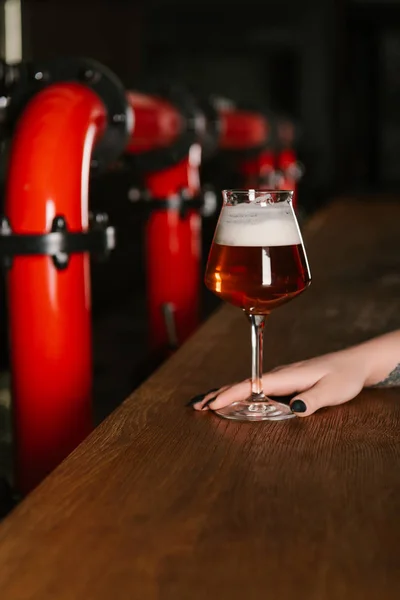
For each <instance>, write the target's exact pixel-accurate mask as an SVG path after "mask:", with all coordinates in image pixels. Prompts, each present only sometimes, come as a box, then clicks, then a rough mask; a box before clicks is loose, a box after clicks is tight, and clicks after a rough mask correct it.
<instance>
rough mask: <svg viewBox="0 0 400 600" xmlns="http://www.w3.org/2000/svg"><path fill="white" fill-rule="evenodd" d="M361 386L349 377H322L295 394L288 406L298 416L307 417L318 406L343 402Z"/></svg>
mask: <svg viewBox="0 0 400 600" xmlns="http://www.w3.org/2000/svg"><path fill="white" fill-rule="evenodd" d="M361 388H362V386H361V385H359V384H357V383H356V382H354V381H353V380H351V379H348V380H344V379H343V378H339V377H337V376H333V375H332V376H329V375H327V376H326V377H323V378H322V379H321V380H320V381H318V382H317V383H316V384H315V385H313V386H312V387H311V388H309V389H308V390H305V391H303V392H301V394H298V395H296V397H295V398H293V400H292V401H291V402H290V408H291V409H292V411H293V412H294V413H295V414H296V415H297V416H299V417H308V416H310V415H312V414H313V413H315V411H317V410H318V409H320V408H324V407H327V406H335V405H338V404H344V403H345V402H348V401H349V400H352V399H353V398H355V396H357V394H359V392H360V391H361Z"/></svg>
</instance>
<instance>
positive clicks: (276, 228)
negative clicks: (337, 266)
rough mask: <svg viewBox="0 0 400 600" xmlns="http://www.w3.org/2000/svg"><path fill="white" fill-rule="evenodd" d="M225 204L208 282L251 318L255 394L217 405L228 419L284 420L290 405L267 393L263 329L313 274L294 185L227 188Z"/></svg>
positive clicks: (253, 391) (220, 218) (216, 291)
mask: <svg viewBox="0 0 400 600" xmlns="http://www.w3.org/2000/svg"><path fill="white" fill-rule="evenodd" d="M222 194H223V206H222V209H221V213H220V216H219V220H218V223H217V227H216V230H215V234H214V239H213V242H212V246H211V250H210V254H209V257H208V263H207V269H206V275H205V284H206V286H207V287H208V288H209V289H210V290H211V291H212V292H213V293H214V294H216V295H217V296H219V297H220V298H221V299H222V300H225V301H226V302H229V303H230V304H233V305H234V306H238V307H239V308H241V309H242V310H243V311H244V312H245V314H246V315H247V317H248V318H249V320H250V323H251V346H252V370H251V395H250V397H249V398H247V399H246V400H243V401H240V402H234V403H233V404H231V405H230V406H226V407H224V408H221V409H219V410H216V411H215V412H217V413H218V414H219V415H221V416H222V417H226V418H228V419H236V420H241V421H265V420H272V421H279V420H282V419H289V418H291V417H293V416H295V415H294V414H293V413H292V411H291V410H290V407H289V406H287V405H286V404H284V403H281V402H276V401H274V400H271V399H269V398H268V397H267V396H265V395H264V392H263V387H262V372H263V334H264V324H265V320H266V318H267V316H268V315H269V314H270V312H271V311H272V310H273V309H275V308H277V307H278V306H281V305H282V304H285V303H286V302H288V301H289V300H292V298H295V297H296V296H298V295H299V294H301V292H303V291H304V290H305V289H306V288H307V287H308V286H309V285H310V283H311V274H310V269H309V266H308V262H307V257H306V253H305V250H304V245H303V240H302V237H301V233H300V229H299V225H298V223H297V219H296V215H295V213H294V210H293V207H292V198H293V192H292V191H276V190H273V191H268V190H267V191H259V190H224V191H223V192H222Z"/></svg>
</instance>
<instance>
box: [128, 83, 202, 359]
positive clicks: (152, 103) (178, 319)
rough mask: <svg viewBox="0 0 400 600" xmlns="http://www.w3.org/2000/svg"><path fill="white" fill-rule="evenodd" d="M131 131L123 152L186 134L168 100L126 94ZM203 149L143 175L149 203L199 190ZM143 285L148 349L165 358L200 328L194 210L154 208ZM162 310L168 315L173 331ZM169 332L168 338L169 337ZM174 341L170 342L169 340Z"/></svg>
mask: <svg viewBox="0 0 400 600" xmlns="http://www.w3.org/2000/svg"><path fill="white" fill-rule="evenodd" d="M127 99H128V102H129V105H130V107H131V109H132V112H133V115H134V127H133V132H132V136H131V140H130V142H129V143H128V146H127V152H129V153H132V154H138V153H141V152H146V151H149V150H155V149H160V148H167V147H169V146H172V145H173V144H174V142H175V141H177V140H178V138H179V136H180V135H181V133H182V132H183V130H184V127H185V119H184V118H183V117H182V116H181V114H180V113H179V111H178V109H177V108H175V107H174V106H173V105H172V104H170V103H169V102H167V101H166V100H162V99H160V98H156V97H152V96H145V95H143V94H138V93H136V92H135V93H132V92H128V93H127ZM200 160H201V148H200V146H199V145H198V144H193V145H192V146H191V148H190V149H188V154H187V155H186V156H185V157H184V158H182V159H181V160H180V161H178V162H176V163H175V164H173V165H172V166H169V167H165V168H163V169H159V170H153V171H150V170H149V171H147V172H145V173H143V177H144V184H145V186H146V190H147V192H148V193H149V196H150V198H151V199H152V200H153V201H156V202H157V201H158V200H160V201H164V200H167V199H168V200H170V199H171V198H174V197H178V196H179V195H180V193H181V192H182V191H184V192H185V193H186V194H187V197H188V198H190V197H193V196H195V195H197V193H198V192H199V190H200V182H199V167H200ZM145 244H146V246H145V247H146V259H145V260H146V285H147V308H148V319H149V336H150V346H151V350H152V352H153V353H154V354H156V355H157V356H159V357H160V358H163V357H165V356H166V355H167V354H168V353H169V351H170V350H171V349H172V348H173V347H174V346H175V345H180V344H181V343H182V342H183V341H184V340H185V339H186V338H187V337H188V336H189V335H190V334H191V333H193V331H194V330H195V329H196V328H197V326H198V324H199V296H200V258H201V217H200V214H199V211H198V210H194V209H193V208H192V209H190V210H188V211H187V212H186V213H185V214H183V215H181V214H180V212H179V210H178V209H177V208H171V207H170V208H168V209H165V208H162V209H161V210H153V211H152V213H151V215H150V217H149V219H148V222H147V225H146V242H145ZM166 311H167V312H168V311H170V314H169V316H170V317H171V320H172V330H173V331H171V329H170V328H169V327H168V322H167V321H168V319H167V320H166ZM171 334H172V336H171ZM172 338H173V339H172Z"/></svg>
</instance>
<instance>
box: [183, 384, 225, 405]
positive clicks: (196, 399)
mask: <svg viewBox="0 0 400 600" xmlns="http://www.w3.org/2000/svg"><path fill="white" fill-rule="evenodd" d="M217 390H218V388H213V389H212V390H208V392H205V393H204V394H197V396H193V398H191V399H190V400H189V402H188V403H187V404H186V406H194V405H195V404H199V403H200V402H201V401H202V400H203V399H204V398H205V397H206V396H207V394H211V392H216V391H217Z"/></svg>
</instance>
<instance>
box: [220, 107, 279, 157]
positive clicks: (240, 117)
mask: <svg viewBox="0 0 400 600" xmlns="http://www.w3.org/2000/svg"><path fill="white" fill-rule="evenodd" d="M219 118H220V127H221V134H220V140H219V147H220V149H222V150H247V149H250V148H257V147H258V146H262V145H264V144H265V143H266V141H267V138H268V131H269V128H268V123H267V121H266V119H265V118H264V117H263V115H261V114H258V113H255V112H250V111H244V110H230V109H229V110H220V111H219Z"/></svg>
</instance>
